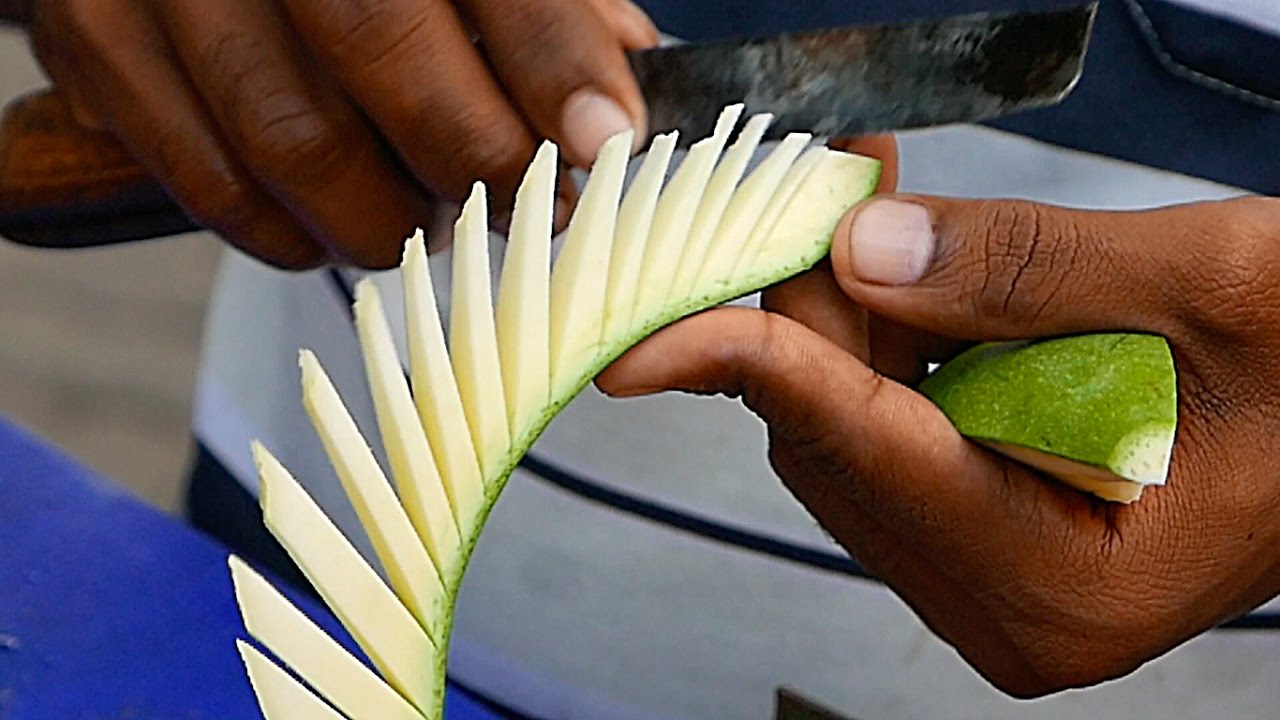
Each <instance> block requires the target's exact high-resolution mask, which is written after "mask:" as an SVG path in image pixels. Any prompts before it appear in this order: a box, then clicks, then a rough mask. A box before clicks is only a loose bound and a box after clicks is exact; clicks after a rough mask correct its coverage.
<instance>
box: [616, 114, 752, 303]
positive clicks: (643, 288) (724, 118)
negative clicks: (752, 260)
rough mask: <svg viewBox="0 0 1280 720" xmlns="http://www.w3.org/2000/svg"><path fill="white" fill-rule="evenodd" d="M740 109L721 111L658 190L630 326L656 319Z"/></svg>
mask: <svg viewBox="0 0 1280 720" xmlns="http://www.w3.org/2000/svg"><path fill="white" fill-rule="evenodd" d="M742 109H743V106H742V105H731V106H730V107H727V108H725V110H724V112H722V113H721V114H720V119H719V121H717V123H716V129H715V132H714V133H713V134H712V135H711V137H709V138H705V139H703V140H699V141H698V142H696V143H694V144H693V146H692V147H690V148H689V152H688V154H686V155H685V157H684V161H683V162H681V163H680V167H679V168H678V169H677V170H676V172H675V175H673V176H672V178H671V182H669V183H667V187H666V188H665V189H664V190H663V191H662V196H661V197H660V198H659V199H658V208H657V210H655V211H654V216H653V226H652V228H651V229H650V231H649V239H648V242H647V243H646V245H645V249H644V261H643V262H642V263H641V265H640V284H639V286H638V287H637V294H636V300H635V303H634V308H633V310H632V319H633V321H635V322H639V323H641V324H644V323H646V322H648V321H649V320H650V319H651V318H653V317H656V316H657V315H659V314H661V312H662V310H663V306H664V302H665V301H666V299H667V295H668V294H670V291H671V283H672V281H673V279H674V277H675V273H676V270H677V269H678V266H679V264H680V256H681V255H682V254H683V252H684V243H685V240H686V239H687V238H688V236H689V228H690V226H691V225H692V224H693V220H694V216H695V215H696V214H697V211H698V205H699V203H700V201H701V199H702V195H703V192H704V191H705V190H706V187H707V183H708V182H709V181H710V180H711V173H712V171H713V170H715V166H716V160H718V159H719V157H720V153H721V151H722V150H724V146H725V143H726V142H728V140H729V135H730V133H732V132H733V128H734V126H735V125H736V124H737V122H738V118H739V117H740V116H741V115H742Z"/></svg>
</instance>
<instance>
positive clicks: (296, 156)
mask: <svg viewBox="0 0 1280 720" xmlns="http://www.w3.org/2000/svg"><path fill="white" fill-rule="evenodd" d="M284 105H285V107H280V108H275V109H272V108H269V107H264V108H263V109H262V110H261V111H260V112H259V113H258V117H256V118H254V119H253V120H252V121H251V123H250V125H249V129H250V132H251V133H252V136H251V137H252V141H251V142H250V146H251V147H252V148H253V153H252V155H253V158H254V159H253V161H252V163H253V165H254V166H255V167H258V168H261V170H262V171H264V172H270V173H274V174H278V175H280V176H281V177H283V178H284V179H285V180H286V181H287V182H288V183H289V184H290V185H293V186H296V187H300V188H304V189H306V188H314V187H321V186H323V185H324V184H326V183H328V182H330V181H332V180H333V179H334V178H335V177H336V176H338V175H339V174H340V173H341V172H342V171H343V169H344V168H345V167H347V166H348V164H349V162H348V161H349V154H350V152H351V150H352V148H353V143H352V142H350V141H349V137H350V133H349V132H344V131H342V130H339V129H337V127H336V126H335V123H334V122H333V121H332V120H331V119H330V118H329V117H327V116H325V115H324V114H323V113H321V112H320V111H319V110H317V109H315V108H311V107H305V108H297V107H294V106H295V105H296V103H293V102H287V103H284Z"/></svg>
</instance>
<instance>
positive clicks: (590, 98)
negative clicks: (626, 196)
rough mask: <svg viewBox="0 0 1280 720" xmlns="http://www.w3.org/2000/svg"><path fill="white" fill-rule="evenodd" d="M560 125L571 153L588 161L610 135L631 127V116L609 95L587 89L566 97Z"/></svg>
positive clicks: (594, 155) (592, 158) (593, 157)
mask: <svg viewBox="0 0 1280 720" xmlns="http://www.w3.org/2000/svg"><path fill="white" fill-rule="evenodd" d="M560 127H561V128H562V129H563V131H564V138H565V143H566V144H567V145H568V146H569V150H570V151H571V152H572V153H573V155H574V156H575V157H577V158H579V159H580V160H581V161H583V162H590V161H592V160H594V159H595V157H596V154H597V153H599V152H600V146H601V145H604V142H605V141H606V140H608V139H609V138H611V137H613V136H614V135H617V134H618V133H620V132H623V131H625V130H628V129H630V128H631V127H632V122H631V116H630V115H627V111H626V110H623V109H622V106H621V105H619V104H618V103H617V102H616V101H615V100H613V99H612V98H610V97H608V96H605V95H601V94H600V93H598V92H596V91H595V90H592V89H590V88H583V89H582V90H579V91H577V92H575V93H574V94H572V95H570V96H569V99H568V100H566V101H565V103H564V109H563V110H562V111H561V113H560Z"/></svg>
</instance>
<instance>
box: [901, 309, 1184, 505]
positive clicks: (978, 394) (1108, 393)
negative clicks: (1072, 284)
mask: <svg viewBox="0 0 1280 720" xmlns="http://www.w3.org/2000/svg"><path fill="white" fill-rule="evenodd" d="M918 389H919V391H920V392H921V393H922V394H924V395H925V396H926V397H928V398H929V399H930V400H932V401H933V402H934V404H936V405H937V406H938V407H939V408H940V409H941V410H942V411H943V413H944V414H946V416H947V417H948V418H949V419H950V420H951V422H952V423H953V424H954V425H955V427H956V429H957V430H958V431H959V432H960V433H961V434H962V435H964V436H966V437H968V438H971V439H973V440H977V441H981V442H983V443H986V444H1004V445H1012V446H1017V447H1023V448H1029V449H1031V450H1035V451H1037V452H1040V453H1044V454H1046V455H1050V456H1056V457H1059V458H1063V459H1065V460H1069V461H1072V462H1075V463H1081V464H1083V465H1088V466H1091V467H1094V468H1099V469H1102V470H1105V471H1107V472H1109V473H1111V474H1114V475H1115V476H1117V479H1123V480H1128V481H1132V482H1136V483H1139V484H1142V485H1161V484H1163V483H1164V481H1165V479H1166V476H1167V474H1168V462H1169V448H1170V447H1171V446H1172V444H1173V438H1174V435H1175V433H1176V431H1177V421H1178V383H1177V373H1176V370H1175V368H1174V361H1173V353H1172V351H1171V350H1170V348H1169V345H1168V343H1167V342H1166V341H1165V340H1164V338H1161V337H1158V336H1153V335H1145V334H1132V333H1101V334H1090V335H1075V336H1069V337H1061V338H1052V339H1046V340H1035V341H1018V342H1000V343H984V344H981V345H977V346H975V347H973V348H970V349H969V350H967V351H965V352H963V353H961V354H960V355H958V356H956V357H955V358H954V359H953V360H951V361H950V362H948V363H946V364H944V365H943V366H942V367H941V368H939V369H938V370H937V371H936V372H934V373H933V374H932V375H930V376H928V377H927V378H925V380H924V381H923V382H922V383H920V385H919V388H918Z"/></svg>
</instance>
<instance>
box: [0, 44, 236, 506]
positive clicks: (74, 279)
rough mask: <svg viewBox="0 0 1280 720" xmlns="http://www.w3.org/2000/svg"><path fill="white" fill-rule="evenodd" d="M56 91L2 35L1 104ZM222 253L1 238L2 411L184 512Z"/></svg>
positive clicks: (198, 243) (182, 243) (188, 242)
mask: <svg viewBox="0 0 1280 720" xmlns="http://www.w3.org/2000/svg"><path fill="white" fill-rule="evenodd" d="M44 84H45V78H44V77H43V75H42V74H41V73H40V70H39V68H38V67H37V65H36V63H35V61H34V59H33V58H32V57H31V54H30V52H29V50H28V48H27V44H26V40H25V38H24V37H23V36H22V35H21V34H19V33H17V32H13V31H10V30H7V29H3V28H0V101H3V102H6V103H7V102H8V101H9V99H10V98H13V97H14V96H16V95H19V94H22V93H24V92H27V91H29V90H32V89H35V88H38V87H41V86H42V85H44ZM219 252H220V248H219V246H218V243H217V241H216V239H214V238H212V237H210V236H208V235H207V234H198V235H190V236H182V237H178V238H170V239H167V240H160V241H155V242H150V243H138V244H133V245H126V246H121V247H117V248H105V249H93V250H83V251H79V250H78V251H62V252H51V251H47V250H37V249H32V248H23V247H20V246H18V245H15V244H13V243H10V242H8V241H3V240H0V416H3V417H5V418H7V419H8V420H10V421H11V422H14V423H17V424H18V425H21V426H22V427H24V428H26V429H27V430H29V431H31V432H34V433H36V434H38V435H41V436H43V437H44V438H46V439H47V440H49V441H50V442H52V443H54V444H56V445H57V446H59V447H60V448H62V449H63V450H65V451H66V452H68V453H69V454H71V455H72V456H74V457H75V458H77V459H78V460H80V461H81V462H83V463H85V464H87V465H89V466H90V467H92V468H94V469H96V470H98V471H99V472H101V473H103V474H105V475H107V476H109V477H111V478H112V479H114V480H116V481H118V482H120V483H122V484H124V485H125V486H127V487H129V488H131V489H132V490H133V491H135V492H136V493H137V494H139V495H140V496H142V497H143V498H145V499H146V500H147V501H148V502H150V503H152V504H154V505H156V506H158V507H160V508H163V509H165V510H173V509H174V508H175V507H176V505H177V502H178V499H179V498H180V497H181V490H182V484H183V482H184V481H185V475H186V465H187V462H188V456H189V453H190V449H191V444H190V426H191V423H190V409H191V393H192V387H193V382H194V378H195V370H196V365H197V362H198V358H199V354H198V350H199V344H200V334H201V324H202V320H203V316H204V308H205V302H206V299H207V298H208V295H209V290H210V287H211V284H212V281H213V274H214V270H215V267H216V265H217V259H218V253H219Z"/></svg>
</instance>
